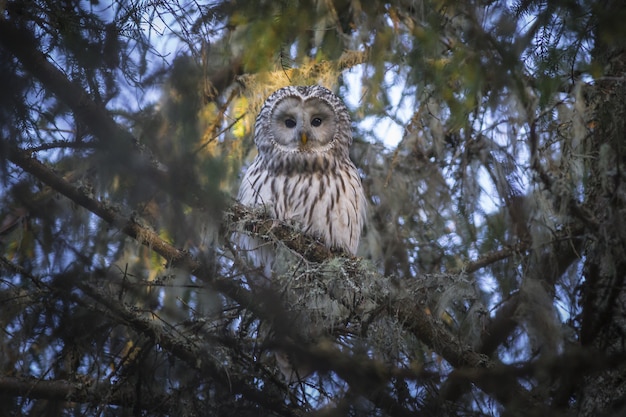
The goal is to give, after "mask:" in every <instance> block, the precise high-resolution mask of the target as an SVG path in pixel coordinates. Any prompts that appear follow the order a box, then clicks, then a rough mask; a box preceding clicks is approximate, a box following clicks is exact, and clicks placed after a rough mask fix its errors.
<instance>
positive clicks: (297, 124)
mask: <svg viewBox="0 0 626 417" xmlns="http://www.w3.org/2000/svg"><path fill="white" fill-rule="evenodd" d="M254 142H255V144H256V146H257V148H258V151H259V152H258V154H257V156H256V159H255V160H254V161H253V163H252V165H251V166H250V167H249V168H248V170H247V171H246V174H245V176H244V178H243V180H242V182H241V187H240V189H239V195H238V200H239V201H240V202H241V203H242V204H244V205H247V206H259V205H262V206H264V207H266V208H267V209H268V210H269V212H270V215H272V216H273V217H274V218H276V219H279V220H283V221H288V222H290V223H292V224H294V225H296V227H299V228H300V229H301V230H302V231H303V232H305V233H307V234H310V235H313V236H317V237H318V238H319V239H321V241H322V242H323V243H324V244H325V245H326V246H328V247H329V248H338V249H343V250H344V251H345V252H347V253H348V254H351V255H355V254H356V251H357V247H358V246H359V239H360V236H361V230H362V228H363V223H364V220H365V214H366V213H365V207H366V200H365V195H364V193H363V186H362V185H361V180H360V178H359V173H358V171H357V169H356V167H355V166H354V164H353V163H352V161H351V160H350V156H349V152H348V151H349V148H350V145H351V143H352V131H351V124H350V116H349V114H348V109H347V108H346V106H345V105H344V104H343V102H342V101H341V99H340V98H339V97H337V96H336V95H335V94H333V93H332V92H331V91H330V90H328V89H326V88H324V87H321V86H318V85H313V86H306V87H302V86H301V87H285V88H281V89H280V90H278V91H276V92H274V93H273V94H272V95H270V96H269V98H268V99H267V100H266V101H265V103H264V104H263V107H262V108H261V111H260V112H259V115H258V116H257V119H256V122H255V125H254ZM239 246H240V249H243V250H244V251H245V252H247V253H248V254H249V257H252V260H253V262H254V263H255V264H256V265H257V266H262V267H263V275H264V277H265V278H267V279H271V278H272V274H273V273H274V272H275V271H274V263H275V262H274V261H275V259H276V253H277V252H276V247H275V246H273V245H268V244H267V243H265V242H261V241H258V240H256V239H253V238H250V237H246V236H244V237H243V239H241V240H240V244H239ZM276 263H278V262H276ZM304 332H305V333H309V334H308V336H309V337H312V335H313V334H315V333H316V331H315V329H313V328H309V329H307V330H305V331H304ZM275 358H276V362H277V364H278V367H279V369H280V371H281V373H282V374H283V376H284V377H285V379H286V380H287V381H288V382H289V383H292V382H295V381H298V380H300V379H301V378H303V377H306V376H307V375H308V374H310V370H309V369H307V368H306V367H303V366H301V365H297V364H294V363H293V361H292V360H291V358H290V356H289V355H288V354H286V353H285V352H282V351H277V352H275Z"/></svg>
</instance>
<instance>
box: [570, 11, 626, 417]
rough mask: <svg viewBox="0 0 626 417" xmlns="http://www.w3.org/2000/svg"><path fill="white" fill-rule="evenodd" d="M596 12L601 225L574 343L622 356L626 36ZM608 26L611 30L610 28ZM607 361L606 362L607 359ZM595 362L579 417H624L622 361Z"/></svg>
mask: <svg viewBox="0 0 626 417" xmlns="http://www.w3.org/2000/svg"><path fill="white" fill-rule="evenodd" d="M606 3H607V4H605V5H604V7H603V10H602V11H599V13H601V14H602V13H604V16H599V19H598V21H599V22H602V24H599V25H598V28H597V29H596V34H595V45H594V51H593V54H594V61H595V62H596V63H597V64H599V65H601V66H602V68H603V70H604V75H603V76H602V77H601V78H600V79H598V80H597V83H596V88H595V91H594V93H593V97H592V101H593V102H592V110H593V115H592V116H593V118H592V126H593V131H592V133H591V136H590V138H589V139H590V141H589V145H588V146H589V147H590V152H589V154H590V155H591V156H592V158H590V162H589V164H590V170H589V174H590V177H589V180H588V188H587V191H586V199H587V201H586V208H587V209H588V210H589V212H590V213H591V214H592V215H593V216H594V217H595V219H596V220H597V222H598V224H599V226H600V227H599V228H596V229H595V230H591V229H590V230H589V234H588V236H589V239H588V243H587V245H586V250H585V266H584V274H585V282H584V284H583V287H582V298H581V302H582V317H581V320H582V327H581V335H580V341H581V344H582V345H583V346H585V347H587V348H589V349H592V350H597V351H599V352H602V353H603V354H604V355H605V356H606V357H609V358H610V357H613V358H614V357H616V356H620V357H622V358H623V357H624V355H625V354H626V287H625V277H626V204H625V203H626V184H625V182H626V175H625V173H624V170H625V169H626V164H625V162H626V156H625V153H624V152H625V151H626V78H625V75H626V39H624V36H618V35H616V34H615V28H617V27H619V25H622V24H623V21H622V22H621V23H620V22H618V20H619V19H620V16H621V17H623V16H624V15H625V13H626V6H624V3H623V1H622V0H615V1H608V2H606ZM611 31H613V34H612V36H610V32H611ZM609 362H612V361H609ZM620 362H621V363H622V365H620V366H613V367H608V366H607V367H604V368H602V367H600V368H599V369H598V370H597V372H596V373H594V374H591V375H589V376H587V377H586V379H585V380H584V383H583V384H582V387H581V388H580V391H579V400H580V401H579V404H580V413H579V415H581V416H598V415H616V416H617V415H626V414H625V413H626V404H625V403H624V396H625V395H626V365H624V364H623V361H620Z"/></svg>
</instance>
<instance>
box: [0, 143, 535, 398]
mask: <svg viewBox="0 0 626 417" xmlns="http://www.w3.org/2000/svg"><path fill="white" fill-rule="evenodd" d="M7 149H8V151H9V152H8V153H9V155H8V159H9V160H10V161H11V162H13V163H15V164H16V165H18V166H20V167H21V168H22V169H24V170H25V171H27V172H29V173H30V174H32V175H34V176H35V177H37V178H38V179H39V180H41V181H42V182H44V183H46V184H47V185H49V186H50V187H52V188H54V189H55V190H57V191H58V192H60V193H61V194H63V195H65V196H66V197H68V198H70V199H71V200H72V201H74V202H76V203H77V204H79V205H81V206H83V207H85V208H86V209H88V210H90V211H91V212H92V213H94V214H96V215H97V216H99V217H101V218H102V219H103V220H105V221H107V222H109V223H111V224H113V225H115V226H117V227H119V228H120V230H122V231H123V232H124V233H126V234H127V235H128V236H130V237H133V238H135V239H137V240H138V241H139V242H141V243H143V244H144V245H146V246H148V247H150V248H151V249H152V250H154V251H155V252H157V253H158V254H160V255H161V256H163V257H165V258H166V259H168V260H170V262H171V263H172V264H174V265H176V266H179V267H185V268H187V269H189V270H190V271H191V272H192V273H194V274H196V275H198V276H200V277H201V278H202V279H203V280H204V281H205V282H206V283H207V284H209V285H210V286H212V287H213V288H214V289H215V290H217V291H219V292H221V293H223V294H225V295H226V296H228V297H230V298H232V299H233V300H236V301H237V302H238V303H240V305H242V306H244V307H246V308H249V309H250V310H252V311H253V312H254V313H255V314H257V315H258V316H259V317H264V316H267V314H268V312H267V311H264V309H263V308H262V307H261V306H259V303H258V300H255V299H254V297H253V296H252V295H251V293H250V292H249V291H247V290H245V289H243V288H242V287H241V286H240V285H238V283H236V282H235V281H232V280H224V279H216V278H215V277H212V276H211V275H209V273H208V272H207V271H205V270H204V268H202V265H200V264H199V263H198V262H197V261H196V260H194V259H193V258H192V257H191V255H190V254H189V253H188V252H184V251H181V250H178V249H176V248H175V247H174V246H173V245H171V244H169V243H168V242H165V241H163V239H161V238H160V237H159V236H158V235H157V234H156V233H154V232H153V231H151V230H149V229H147V228H146V227H144V226H142V225H140V224H139V223H137V222H135V221H133V220H131V219H129V218H126V217H124V216H122V215H121V214H119V212H118V211H117V210H115V209H113V208H111V207H109V206H108V205H106V204H104V203H102V202H99V201H97V200H95V199H94V198H93V197H91V196H89V195H86V194H85V193H84V192H83V191H82V190H81V189H78V188H77V187H75V186H73V185H72V184H70V183H69V182H67V181H66V180H64V179H63V178H62V177H60V176H59V175H57V174H56V173H55V172H54V171H52V170H51V169H50V168H48V167H47V166H45V165H44V164H42V163H41V162H39V161H38V160H36V159H34V158H31V157H30V154H29V153H27V152H25V151H22V150H19V149H17V148H15V147H13V146H8V147H7ZM232 213H233V214H231V216H230V220H231V221H234V220H237V219H239V220H243V222H244V229H245V230H250V231H251V233H253V234H254V235H255V236H256V237H258V238H261V239H264V238H265V239H267V233H273V234H274V235H275V236H276V237H279V238H283V239H285V243H286V244H287V245H289V244H290V242H291V244H292V245H293V247H294V249H300V250H302V249H303V248H304V251H303V252H304V253H305V254H313V255H312V256H313V259H315V260H324V259H328V257H330V256H332V253H331V252H330V251H328V250H327V249H326V250H324V249H323V245H321V244H320V243H318V242H315V241H313V240H311V239H310V238H306V237H302V236H299V237H298V236H297V235H298V234H297V233H295V232H294V231H293V230H292V229H291V228H289V227H288V226H282V225H281V226H276V222H275V221H272V220H269V219H260V220H259V219H254V217H255V216H254V214H253V212H252V211H250V210H246V209H245V208H244V207H242V206H234V208H233V212H232ZM345 270H346V271H347V273H348V274H349V276H351V277H352V278H353V282H355V283H358V282H360V279H359V277H361V276H362V275H363V274H365V273H367V272H369V273H370V274H374V275H375V276H374V279H373V281H375V282H377V284H376V285H375V286H374V287H372V288H368V289H367V290H364V289H362V288H359V287H358V286H357V287H355V288H347V287H343V288H341V291H342V293H338V294H333V291H332V290H331V291H330V292H329V293H328V295H329V296H330V297H331V298H333V297H334V298H335V299H346V298H347V299H352V300H359V299H362V300H361V302H359V303H358V304H357V305H355V308H356V309H355V310H354V311H351V312H349V314H350V316H353V315H355V314H356V315H357V316H361V318H362V319H363V317H362V316H363V315H364V314H369V313H371V312H372V311H374V310H381V308H383V309H385V310H387V311H389V312H391V313H392V314H396V315H397V317H398V319H399V320H398V321H399V322H400V323H403V325H404V326H405V328H406V329H407V330H408V331H410V332H412V333H413V334H415V335H416V336H417V337H418V338H420V339H421V340H422V341H423V342H424V343H426V344H427V345H428V346H430V347H432V348H433V349H434V350H435V351H436V352H437V353H438V354H440V355H441V356H442V357H443V358H444V359H445V360H446V361H448V362H449V363H450V364H451V365H452V366H454V367H457V368H458V367H470V368H489V367H492V366H493V364H492V362H491V361H490V360H489V359H488V358H487V357H486V356H484V355H480V354H478V353H476V352H474V351H472V350H471V349H469V348H467V347H465V346H462V345H461V344H460V342H459V341H458V339H457V338H456V337H454V336H452V335H451V334H450V332H449V331H448V330H447V329H446V328H445V327H444V326H443V325H442V324H441V323H440V322H438V321H437V320H435V319H433V317H432V316H431V315H430V314H429V312H428V311H427V309H426V308H424V307H422V306H420V305H419V303H416V301H417V300H419V298H420V294H421V295H422V297H423V290H424V288H423V286H422V285H421V284H420V281H419V280H411V281H401V282H397V281H394V282H392V280H391V279H389V278H387V277H383V276H380V275H378V274H377V273H375V272H372V271H369V270H368V267H367V265H364V264H362V262H360V261H358V260H356V259H355V260H352V261H350V262H349V263H347V264H346V265H345ZM329 288H332V287H329ZM83 290H84V291H85V292H87V293H89V294H90V295H91V296H93V297H94V298H97V299H99V301H100V302H102V303H105V305H106V306H107V307H109V308H111V309H112V310H113V311H118V313H119V314H121V315H122V317H123V318H124V320H125V321H127V322H129V323H133V327H134V328H136V329H137V330H138V331H140V332H142V333H144V334H146V335H149V336H150V337H154V338H156V340H161V342H160V343H161V344H167V343H170V344H169V345H168V350H171V351H172V352H173V353H175V354H176V355H177V356H179V357H181V359H183V360H185V361H186V362H188V363H190V364H193V363H195V361H196V360H197V358H198V356H197V355H196V354H194V352H193V351H192V350H188V349H187V348H186V347H183V346H180V345H179V344H177V342H176V341H175V340H171V341H167V340H165V341H163V339H159V337H162V335H158V333H156V330H155V329H154V328H153V327H151V326H153V324H150V323H147V322H144V321H142V320H140V319H139V318H137V317H135V316H132V315H131V316H128V315H127V314H129V313H128V312H125V310H124V307H123V306H121V305H119V306H118V305H114V304H111V303H112V302H113V301H112V300H110V299H107V298H105V297H103V295H102V294H101V293H99V292H98V290H97V289H94V288H89V287H85V288H83ZM364 296H365V297H366V298H365V299H363V297H364ZM364 305H367V306H368V307H367V308H366V309H365V310H363V306H364ZM359 309H360V310H359ZM362 321H367V320H366V319H363V320H362ZM207 366H208V365H207ZM211 373H212V374H213V375H218V374H219V369H217V368H215V369H211ZM245 387H246V386H245V385H241V389H244V388H245ZM487 388H488V387H487ZM250 395H255V393H251V394H250ZM520 395H521V394H520ZM528 403H532V402H531V401H530V400H529V401H528Z"/></svg>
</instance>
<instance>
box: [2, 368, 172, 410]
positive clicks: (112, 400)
mask: <svg viewBox="0 0 626 417" xmlns="http://www.w3.org/2000/svg"><path fill="white" fill-rule="evenodd" d="M0 392H2V393H3V394H6V395H14V396H18V397H28V398H31V399H34V398H40V399H47V400H56V401H68V402H78V403H99V402H100V401H101V399H102V398H106V399H107V404H110V405H121V406H128V405H129V404H132V405H133V407H139V408H144V409H145V408H149V409H150V410H153V411H154V410H155V407H156V408H158V409H161V410H163V412H167V411H168V404H169V403H170V399H169V396H167V395H154V394H151V393H149V392H145V393H142V396H141V399H142V401H143V402H142V403H141V404H137V401H138V400H139V399H138V398H137V392H136V390H135V388H134V387H132V386H124V387H118V386H115V385H110V384H106V383H103V382H102V381H98V382H95V383H94V382H93V381H81V382H78V381H67V380H43V379H37V378H31V377H10V376H0Z"/></svg>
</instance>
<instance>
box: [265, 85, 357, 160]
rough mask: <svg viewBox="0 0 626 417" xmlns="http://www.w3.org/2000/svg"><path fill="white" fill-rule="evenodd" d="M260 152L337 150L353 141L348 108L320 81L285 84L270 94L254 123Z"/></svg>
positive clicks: (339, 151) (304, 152)
mask: <svg viewBox="0 0 626 417" xmlns="http://www.w3.org/2000/svg"><path fill="white" fill-rule="evenodd" d="M254 126H255V133H254V141H255V143H256V145H257V147H258V148H259V154H263V153H264V152H267V153H276V152H280V153H282V154H292V155H295V154H311V153H340V154H343V155H344V156H347V150H348V147H349V146H350V144H351V143H352V134H351V124H350V116H349V114H348V110H347V108H346V106H345V105H344V103H343V102H342V101H341V99H340V98H339V97H337V96H336V95H335V94H333V93H332V92H331V91H330V90H328V89H327V88H324V87H321V86H319V85H311V86H297V87H284V88H281V89H279V90H277V91H275V92H274V93H273V94H272V95H270V96H269V97H268V98H267V100H266V101H265V103H264V104H263V107H262V108H261V111H260V112H259V115H258V116H257V119H256V123H255V125H254Z"/></svg>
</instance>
